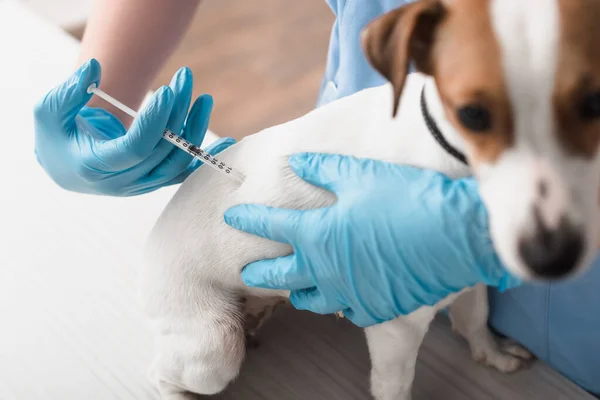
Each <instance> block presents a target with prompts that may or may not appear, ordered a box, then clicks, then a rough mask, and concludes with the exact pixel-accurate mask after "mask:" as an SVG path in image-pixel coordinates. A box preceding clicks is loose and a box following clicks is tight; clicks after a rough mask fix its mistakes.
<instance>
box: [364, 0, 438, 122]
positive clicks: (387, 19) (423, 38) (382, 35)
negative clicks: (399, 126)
mask: <svg viewBox="0 0 600 400" xmlns="http://www.w3.org/2000/svg"><path fill="white" fill-rule="evenodd" d="M443 1H444V0H420V1H416V2H414V3H410V4H408V5H406V6H403V7H400V8H398V9H396V10H394V11H391V12H389V13H387V14H384V15H383V16H381V17H379V18H377V19H376V20H374V21H373V22H371V23H370V24H369V25H367V27H366V28H365V30H364V31H363V32H362V37H361V39H362V45H363V49H364V51H365V54H366V56H367V59H368V60H369V62H370V63H371V65H373V67H374V68H375V69H376V70H377V71H378V72H379V73H380V74H381V75H383V76H384V77H385V78H387V80H389V81H390V82H391V83H392V86H393V88H394V110H393V116H394V117H395V116H396V112H397V110H398V103H399V102H400V96H401V94H402V89H403V88H404V82H405V80H406V75H407V74H408V69H409V66H410V62H411V61H413V62H414V63H415V66H416V68H417V70H419V71H420V72H423V73H425V74H432V72H433V71H432V69H433V66H432V61H431V52H432V48H433V42H434V40H435V31H436V28H437V26H438V24H439V23H440V22H441V21H442V19H443V18H444V16H445V15H446V8H445V7H444V4H443Z"/></svg>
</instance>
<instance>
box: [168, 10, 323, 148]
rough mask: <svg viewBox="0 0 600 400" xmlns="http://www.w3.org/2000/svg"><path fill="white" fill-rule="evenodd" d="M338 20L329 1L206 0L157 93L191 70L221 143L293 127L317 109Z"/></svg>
mask: <svg viewBox="0 0 600 400" xmlns="http://www.w3.org/2000/svg"><path fill="white" fill-rule="evenodd" d="M333 20H334V17H333V14H332V12H331V10H330V9H329V7H328V6H327V5H326V3H325V1H324V0H301V1H289V0H252V1H243V0H204V1H203V2H202V4H201V5H200V7H199V10H198V13H197V16H196V19H195V21H194V22H193V24H192V27H191V29H190V30H189V32H188V34H187V36H186V37H185V39H184V40H183V43H182V44H181V46H180V47H179V49H178V50H177V52H176V53H175V55H174V56H173V57H172V58H171V59H170V60H169V61H168V62H167V65H166V67H165V69H164V71H163V72H162V73H161V74H160V76H159V77H158V79H157V80H156V87H158V86H160V85H161V84H166V83H168V82H169V80H170V78H171V76H172V74H173V73H174V72H175V71H176V70H177V69H178V68H179V67H181V66H183V65H187V66H189V67H190V68H191V69H192V71H193V72H194V78H195V93H194V94H195V96H198V95H200V94H202V93H210V94H211V95H212V96H213V97H214V99H215V109H214V112H213V115H212V121H211V125H210V128H211V129H212V130H213V131H214V132H218V133H219V135H221V136H233V137H235V138H240V137H242V136H244V135H247V134H250V133H254V132H257V131H258V130H260V129H263V128H266V127H268V126H271V125H275V124H278V123H281V122H285V121H289V120H290V119H293V118H295V117H298V116H300V115H302V114H304V113H306V112H307V111H310V110H311V109H312V108H314V105H315V103H316V99H317V94H318V91H319V85H320V80H321V76H322V74H323V70H324V68H325V60H326V56H327V46H328V42H329V34H330V31H331V26H332V24H333Z"/></svg>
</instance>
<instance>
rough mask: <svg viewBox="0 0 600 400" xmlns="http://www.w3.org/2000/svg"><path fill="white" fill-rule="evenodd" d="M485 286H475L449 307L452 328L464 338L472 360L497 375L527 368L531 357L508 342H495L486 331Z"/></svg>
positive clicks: (492, 336) (488, 331)
mask: <svg viewBox="0 0 600 400" xmlns="http://www.w3.org/2000/svg"><path fill="white" fill-rule="evenodd" d="M488 314H489V305H488V295H487V287H486V286H485V285H483V284H479V285H477V286H475V287H474V288H473V289H472V290H468V291H466V292H463V293H461V294H460V296H459V297H458V298H457V299H456V300H455V301H454V302H453V303H452V304H451V305H450V320H451V321H452V329H453V330H454V331H455V332H458V333H459V334H461V335H462V336H464V337H465V339H467V341H468V342H469V347H470V348H471V354H472V355H473V359H475V361H477V362H480V363H482V364H485V365H488V366H490V367H494V368H496V369H497V370H499V371H500V372H504V373H508V372H514V371H516V370H518V369H520V368H522V367H524V366H526V365H527V361H529V360H531V359H532V358H533V355H532V354H531V353H530V352H529V351H527V350H526V349H524V348H523V347H522V346H520V345H519V344H517V343H514V342H512V341H510V340H503V339H498V338H496V337H495V336H494V334H492V332H491V331H490V329H489V327H488V324H487V321H488Z"/></svg>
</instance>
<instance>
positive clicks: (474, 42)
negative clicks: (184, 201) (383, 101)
mask: <svg viewBox="0 0 600 400" xmlns="http://www.w3.org/2000/svg"><path fill="white" fill-rule="evenodd" d="M362 41H363V47H364V49H365V53H366V55H367V58H368V59H369V61H370V62H371V64H372V65H373V66H374V68H375V69H377V71H379V72H380V73H381V74H382V75H384V76H385V77H386V78H387V79H388V80H389V81H390V82H391V83H392V85H393V87H394V96H395V99H394V110H396V107H397V104H398V99H399V97H400V94H401V93H402V89H403V87H404V82H405V78H406V73H407V70H408V66H409V62H410V61H414V62H415V65H416V67H417V69H418V70H419V71H420V72H423V73H425V74H428V75H433V76H434V77H435V79H436V82H437V86H438V89H439V92H440V96H441V98H442V102H443V104H444V108H445V112H446V115H447V117H448V119H449V120H450V121H451V122H452V123H453V125H454V126H455V127H456V128H457V129H458V131H459V132H460V133H461V135H462V136H463V137H464V138H465V140H466V141H467V142H468V144H469V155H470V157H471V159H472V162H473V163H474V164H478V163H480V162H490V163H491V162H494V161H495V160H496V158H497V157H498V156H499V155H500V154H501V153H502V152H503V151H504V150H505V149H506V148H508V147H510V146H512V144H513V142H514V132H513V121H512V113H511V108H510V101H509V99H508V94H507V92H506V85H505V82H504V72H503V70H502V62H501V56H500V46H499V44H498V42H497V40H496V37H495V35H494V33H493V31H492V21H491V17H490V14H489V1H488V0H453V1H451V2H447V1H446V2H444V1H441V0H421V1H416V2H414V3H410V4H408V5H406V6H404V7H401V8H399V9H397V10H394V11H391V12H390V13H388V14H385V15H384V16H382V17H380V18H378V19H377V20H375V21H374V22H372V23H371V24H370V25H369V26H368V27H367V29H366V30H365V31H364V33H363V37H362ZM472 103H477V104H479V105H483V106H485V107H487V108H488V110H489V111H490V112H491V114H492V124H493V126H492V129H491V130H490V131H489V132H485V133H475V132H471V131H469V130H468V129H466V128H464V127H463V126H462V125H461V124H460V122H459V121H458V118H457V116H456V112H457V110H458V108H460V107H462V106H465V105H470V104H472Z"/></svg>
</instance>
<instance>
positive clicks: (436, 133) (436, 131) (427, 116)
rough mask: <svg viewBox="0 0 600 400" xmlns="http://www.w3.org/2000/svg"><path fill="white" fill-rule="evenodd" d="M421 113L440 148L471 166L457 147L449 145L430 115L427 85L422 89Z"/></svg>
mask: <svg viewBox="0 0 600 400" xmlns="http://www.w3.org/2000/svg"><path fill="white" fill-rule="evenodd" d="M421 113H422V114H423V119H424V120H425V124H426V125H427V128H429V132H431V135H432V136H433V138H434V139H435V140H436V141H437V142H438V143H439V144H440V146H442V148H443V149H444V150H446V151H447V152H448V154H450V155H451V156H452V157H454V158H456V159H457V160H458V161H460V162H461V163H463V164H465V165H469V162H468V161H467V157H465V155H464V154H463V152H461V151H460V150H458V149H457V148H456V147H454V146H452V145H451V144H450V143H448V141H447V140H446V138H445V137H444V134H443V133H442V131H441V130H440V128H439V127H438V126H437V124H436V123H435V120H434V119H433V117H432V116H431V114H430V113H429V110H428V109H427V101H425V85H423V89H421Z"/></svg>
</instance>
